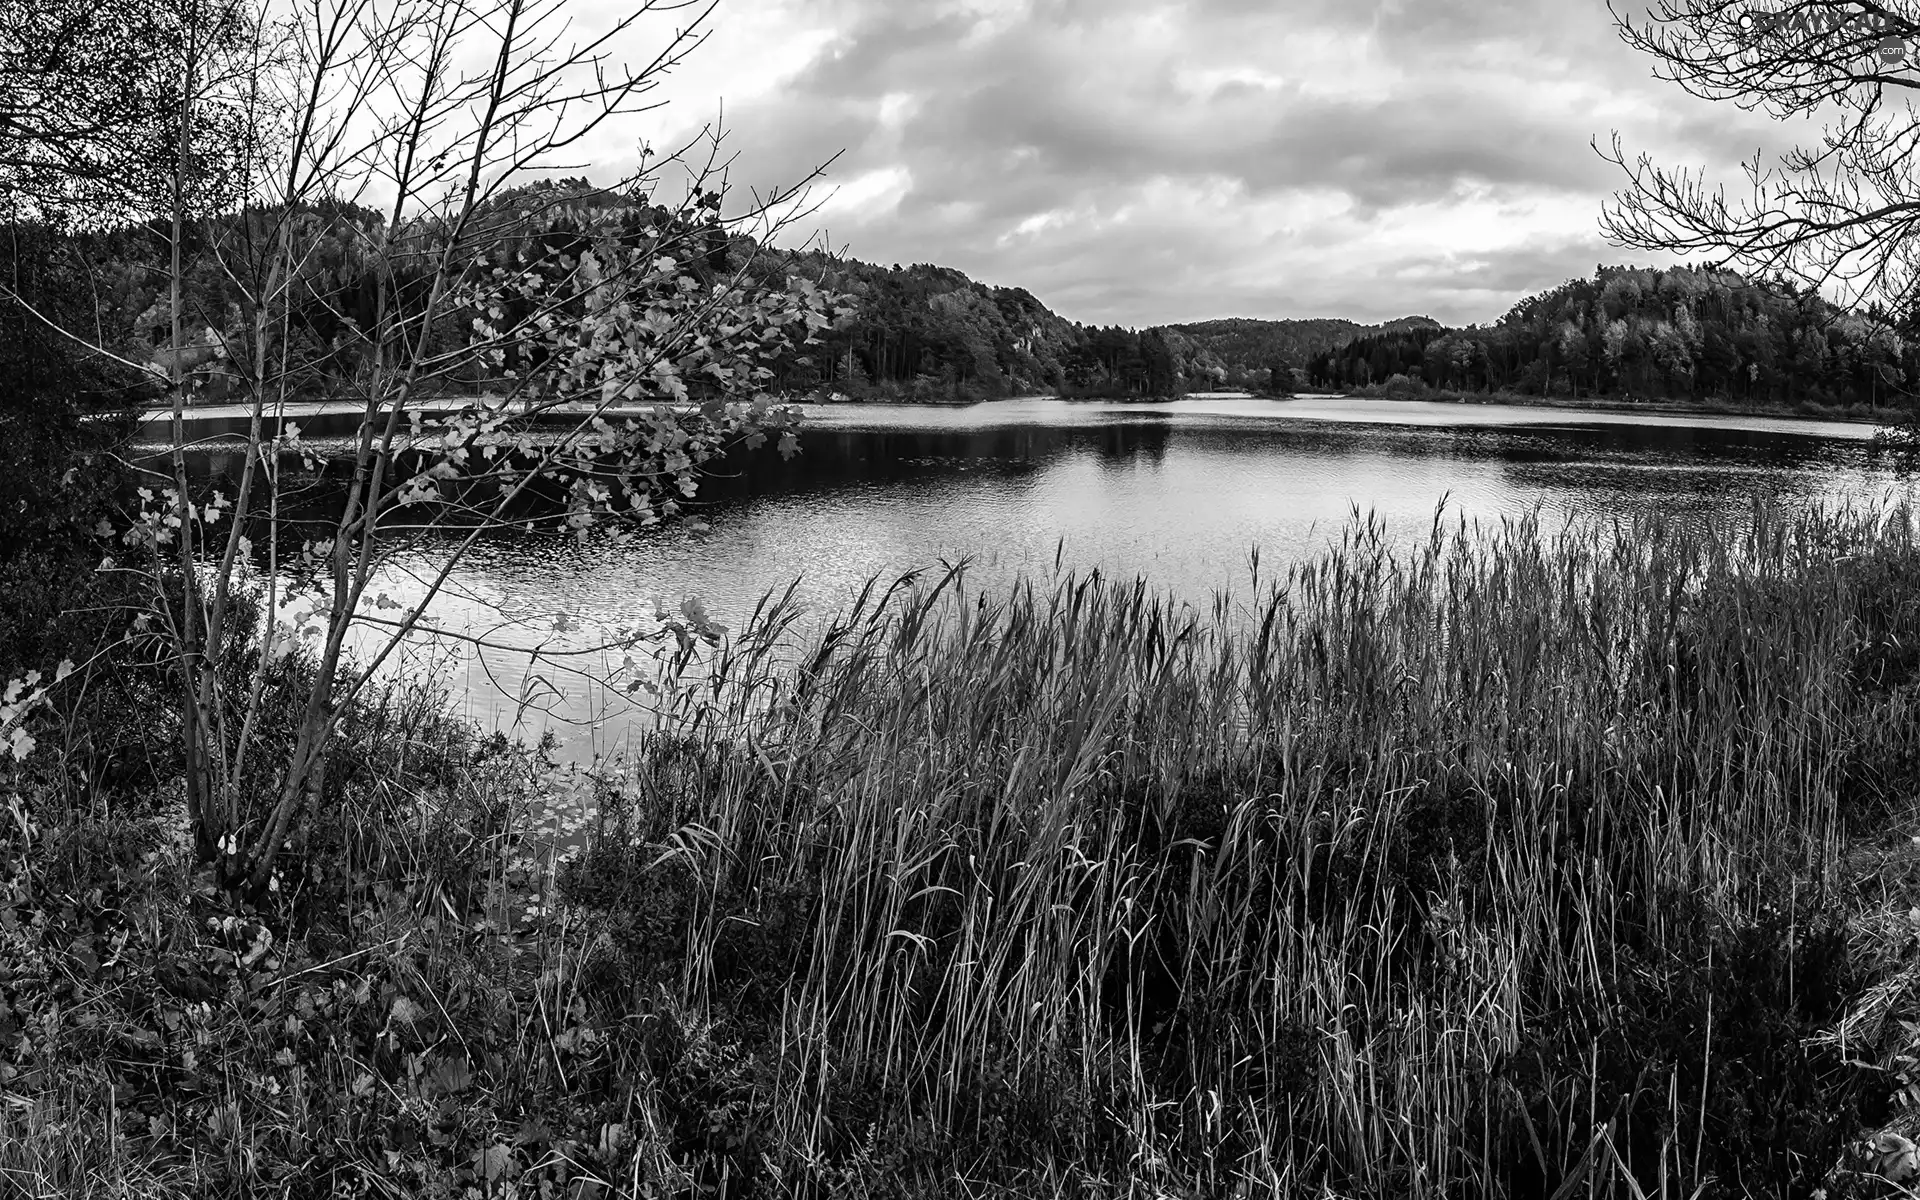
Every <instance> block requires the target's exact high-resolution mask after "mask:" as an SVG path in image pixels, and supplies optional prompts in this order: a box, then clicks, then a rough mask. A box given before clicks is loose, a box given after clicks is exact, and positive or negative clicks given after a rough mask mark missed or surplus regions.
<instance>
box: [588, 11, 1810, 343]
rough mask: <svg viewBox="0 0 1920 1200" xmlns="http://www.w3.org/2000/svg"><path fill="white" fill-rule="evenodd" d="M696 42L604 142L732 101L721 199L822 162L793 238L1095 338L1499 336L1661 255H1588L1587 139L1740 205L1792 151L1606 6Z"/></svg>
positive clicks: (901, 19) (829, 23) (1225, 15)
mask: <svg viewBox="0 0 1920 1200" xmlns="http://www.w3.org/2000/svg"><path fill="white" fill-rule="evenodd" d="M602 2H604V0H602ZM653 28H654V29H656V30H658V29H659V26H658V25H655V26H654V27H653ZM711 30H712V32H711V36H710V38H709V40H708V41H707V43H706V44H705V45H704V46H703V47H701V49H700V50H699V51H698V52H697V53H695V54H694V55H693V56H692V57H691V58H689V59H688V60H687V62H686V63H685V64H683V65H682V66H681V67H680V68H679V69H678V70H677V72H676V73H675V74H674V76H673V78H672V79H671V80H669V81H668V84H667V85H666V87H665V88H664V89H663V91H662V93H661V94H662V95H663V96H664V97H666V98H668V99H670V100H671V104H670V105H669V106H668V107H667V108H666V109H664V110H662V111H661V112H660V113H658V114H653V115H649V116H648V117H646V118H636V119H635V120H634V121H633V122H631V123H630V124H629V125H626V126H623V127H622V129H621V130H620V132H619V138H618V139H617V140H619V141H621V142H622V143H624V144H625V145H632V144H637V143H638V142H639V141H640V140H642V139H648V140H651V141H653V142H654V144H656V145H665V144H667V143H669V142H670V141H671V140H672V139H673V138H674V137H675V136H676V135H677V134H684V133H685V132H687V131H688V130H690V129H693V128H697V127H698V126H699V125H700V124H701V123H703V122H706V121H709V120H711V119H712V118H713V117H714V116H715V115H716V113H718V112H719V111H721V109H722V106H724V113H725V124H726V127H727V128H728V129H729V130H730V133H729V136H728V139H727V145H728V147H729V150H730V152H731V153H732V154H733V155H734V166H733V173H732V182H733V184H734V186H735V187H736V188H741V187H744V186H760V187H763V188H764V187H765V186H768V185H774V184H783V183H788V182H791V181H793V180H795V179H798V178H801V177H804V176H805V175H807V174H808V172H809V171H811V170H812V169H813V168H815V167H816V166H818V165H819V164H821V163H823V162H825V161H827V160H828V159H830V158H833V156H834V155H836V154H838V155H839V157H838V158H837V159H836V160H835V161H834V162H833V163H832V166H831V168H830V169H829V171H828V172H827V174H826V176H825V181H824V183H823V184H822V185H821V186H820V188H819V189H817V190H816V192H815V195H814V198H815V199H816V200H818V201H820V207H819V208H818V210H817V212H816V213H815V214H814V216H813V217H812V219H811V220H810V221H809V222H808V223H807V226H806V228H805V229H803V230H801V231H799V232H801V233H805V232H810V231H812V230H816V229H817V230H821V231H824V233H825V235H826V236H827V237H828V238H830V240H831V242H832V244H833V245H834V246H835V247H836V248H844V249H845V250H846V251H847V252H848V253H850V254H852V255H854V256H856V257H859V258H864V259H868V260H870V261H876V262H881V263H893V262H900V263H909V262H935V263H940V264H943V265H947V266H953V267H958V268H960V269H961V270H963V271H965V272H967V273H968V274H969V275H971V276H973V277H974V278H976V279H980V280H983V281H986V282H989V283H994V284H1004V285H1017V286H1023V287H1026V288H1028V289H1029V290H1031V291H1032V292H1033V293H1034V294H1035V295H1037V296H1039V297H1040V299H1041V300H1043V301H1045V302H1046V303H1047V304H1049V305H1050V306H1052V307H1053V308H1054V309H1055V310H1056V311H1058V312H1060V313H1061V314H1063V315H1065V316H1068V317H1070V318H1073V319H1076V320H1081V321H1094V322H1102V323H1105V322H1120V323H1124V324H1133V325H1141V324H1157V323H1162V322H1175V321H1189V320H1200V319H1204V318H1208V317H1219V316H1250V317H1269V318H1277V317H1307V316H1342V317H1348V318H1352V319H1355V320H1361V321H1376V320H1382V319H1387V318H1391V317H1396V316H1404V315H1407V314H1412V313H1424V314H1428V315H1431V316H1433V317H1435V318H1438V319H1439V320H1442V321H1445V322H1449V323H1465V322H1468V321H1487V320H1492V319H1494V318H1497V317H1498V316H1499V315H1500V314H1501V313H1503V312H1505V311H1506V309H1507V308H1508V307H1510V306H1511V305H1512V303H1513V302H1514V301H1515V300H1517V299H1519V298H1520V297H1521V296H1523V295H1525V294H1527V293H1529V292H1534V291H1538V290H1541V289H1544V288H1548V287H1552V286H1554V285H1556V284H1558V283H1560V282H1562V281H1563V280H1565V279H1567V278H1568V277H1570V276H1576V275H1585V274H1587V273H1589V272H1591V271H1592V269H1593V267H1594V264H1595V263H1597V262H1602V261H1605V262H1609V263H1611V262H1620V261H1635V262H1651V261H1658V260H1656V259H1655V258H1653V257H1652V256H1649V255H1647V254H1644V253H1640V252H1633V251H1626V250H1622V249H1618V248H1615V247H1610V246H1608V245H1607V244H1606V243H1605V242H1604V241H1603V240H1602V239H1601V238H1600V236H1599V233H1598V229H1597V221H1598V217H1599V212H1600V205H1601V202H1602V201H1603V200H1604V199H1605V198H1606V197H1607V195H1608V194H1609V193H1610V192H1611V190H1612V189H1613V188H1614V187H1615V186H1616V184H1617V180H1618V175H1619V172H1618V169H1617V168H1615V167H1613V166H1611V165H1609V164H1607V163H1605V162H1603V161H1602V160H1601V159H1600V158H1599V157H1598V156H1597V155H1596V154H1595V153H1594V151H1593V149H1592V148H1591V146H1590V145H1589V142H1590V140H1591V139H1593V138H1595V137H1596V136H1597V137H1598V138H1599V139H1600V141H1601V143H1602V144H1603V145H1604V144H1606V143H1607V142H1608V140H1609V139H1610V137H1611V135H1612V133H1613V131H1615V130H1617V131H1619V133H1620V134H1621V136H1622V138H1623V140H1624V144H1625V146H1626V147H1627V149H1628V150H1629V151H1630V152H1638V151H1640V150H1645V151H1648V152H1651V153H1652V154H1654V155H1655V157H1656V158H1658V159H1659V160H1660V161H1662V162H1665V163H1668V164H1673V165H1687V166H1696V167H1699V166H1704V167H1706V168H1707V169H1708V170H1709V171H1711V172H1713V173H1715V174H1717V175H1718V176H1719V177H1721V178H1724V179H1726V180H1728V181H1729V182H1735V183H1737V182H1738V181H1739V179H1740V176H1739V173H1738V169H1737V164H1738V162H1739V161H1740V160H1741V159H1742V158H1744V157H1746V156H1748V155H1751V154H1752V153H1753V152H1754V150H1755V149H1756V148H1760V147H1766V148H1767V149H1768V150H1769V151H1772V150H1775V149H1777V148H1779V147H1781V146H1784V145H1787V144H1790V142H1791V140H1792V139H1793V137H1794V136H1795V135H1796V134H1798V135H1799V136H1801V137H1804V136H1805V132H1806V131H1805V130H1804V129H1802V130H1789V129H1786V128H1783V127H1781V126H1779V125H1776V124H1774V123H1773V122H1771V121H1769V120H1768V119H1767V118H1765V117H1764V116H1762V115H1760V114H1752V113H1746V112H1743V111H1741V110H1740V109H1739V108H1737V107H1735V106H1733V105H1731V104H1715V103H1711V102H1707V101H1701V100H1697V99H1694V98H1692V97H1689V96H1687V95H1686V94H1685V93H1683V92H1682V91H1680V90H1679V89H1678V88H1677V87H1675V86H1674V85H1671V84H1668V83H1664V82H1661V81H1658V80H1655V79H1654V78H1653V77H1652V75H1651V62H1650V61H1649V60H1647V59H1646V58H1644V57H1642V56H1639V55H1636V54H1635V53H1634V52H1633V51H1631V50H1630V49H1628V48H1627V47H1626V46H1625V45H1623V44H1622V43H1620V41H1619V40H1618V38H1617V37H1616V36H1615V34H1614V32H1613V30H1612V27H1611V24H1610V18H1609V16H1608V13H1607V11H1606V8H1605V5H1604V3H1602V2H1601V0H1185V2H1167V0H720V6H719V9H718V10H717V11H716V13H715V14H714V17H713V19H712V25H711ZM623 158H626V159H628V160H630V158H631V155H630V152H629V150H627V149H624V148H622V146H617V145H612V144H608V145H605V146H603V147H602V148H600V149H599V150H597V151H596V163H597V166H596V169H595V171H594V174H595V175H596V176H597V177H606V176H609V175H611V174H613V173H614V170H615V169H616V168H617V167H618V166H619V165H621V160H622V159H623ZM788 240H789V241H795V240H799V239H798V238H789V239H788Z"/></svg>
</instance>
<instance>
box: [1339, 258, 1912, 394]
mask: <svg viewBox="0 0 1920 1200" xmlns="http://www.w3.org/2000/svg"><path fill="white" fill-rule="evenodd" d="M1907 332H1909V331H1907V330H1904V329H1903V328H1901V327H1900V326H1899V324H1897V323H1896V322H1895V321H1893V320H1891V319H1889V318H1888V316H1887V315H1886V314H1885V313H1883V312H1880V311H1879V310H1869V311H1867V312H1864V313H1853V312H1845V311H1842V310H1840V309H1838V308H1836V307H1835V306H1834V305H1832V304H1830V303H1829V302H1828V301H1826V300H1825V299H1823V298H1822V297H1821V296H1820V295H1819V294H1818V293H1816V292H1814V291H1812V290H1809V289H1803V288H1800V287H1797V286H1795V285H1794V284H1793V283H1791V282H1790V281H1786V280H1750V279H1746V278H1743V277H1742V276H1740V275H1737V274H1735V273H1733V272H1731V271H1724V270H1711V269H1703V268H1690V267H1674V268H1669V269H1666V270H1658V269H1653V268H1643V267H1600V268H1597V269H1596V271H1595V273H1594V276H1593V278H1591V279H1576V280H1571V281H1569V282H1567V283H1565V284H1562V285H1561V286H1559V287H1557V288H1554V289H1553V290H1551V291H1548V292H1543V293H1540V294H1539V295H1535V296H1530V297H1528V298H1526V299H1525V300H1522V301H1521V302H1520V303H1518V304H1516V305H1515V306H1514V307H1513V309H1512V310H1511V311H1510V312H1508V313H1507V314H1506V316H1504V317H1502V318H1501V319H1500V320H1499V321H1498V322H1496V323H1494V324H1492V325H1488V326H1469V327H1467V328H1465V329H1442V328H1439V327H1433V326H1430V327H1422V328H1412V329H1403V330H1396V331H1392V332H1385V333H1376V334H1369V335H1367V336H1364V337H1358V338H1355V339H1353V340H1352V341H1350V342H1348V343H1346V344H1345V345H1344V346H1341V347H1339V348H1338V349H1333V350H1328V351H1325V352H1323V353H1320V354H1317V355H1315V356H1313V357H1312V358H1311V359H1310V360H1308V362H1307V363H1306V364H1305V365H1306V369H1307V374H1308V376H1309V377H1310V379H1311V380H1312V381H1313V382H1314V383H1315V384H1316V385H1318V386H1322V387H1329V388H1354V387H1366V386H1369V385H1378V384H1384V383H1386V382H1387V381H1388V380H1390V379H1391V378H1392V377H1393V376H1396V375H1400V376H1405V377H1406V378H1407V379H1408V380H1411V381H1415V382H1418V383H1423V384H1425V385H1426V386H1428V387H1431V388H1447V389H1455V390H1460V391H1510V392H1518V393H1521V394H1526V395H1536V396H1541V395H1570V396H1575V397H1580V396H1635V397H1649V398H1663V399H1674V400H1688V401H1705V400H1725V401H1735V402H1740V403H1743V404H1797V403H1815V404H1827V405H1853V404H1862V405H1868V406H1872V407H1899V406H1904V405H1905V404H1906V403H1907V400H1908V398H1909V397H1910V396H1911V394H1912V387H1913V384H1914V381H1915V380H1916V379H1920V345H1916V344H1915V343H1913V342H1912V341H1911V340H1910V339H1909V337H1907V336H1904V335H1905V334H1906V333H1907Z"/></svg>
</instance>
